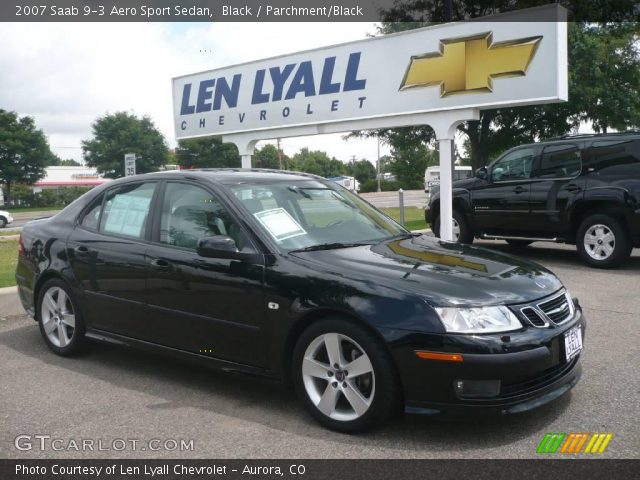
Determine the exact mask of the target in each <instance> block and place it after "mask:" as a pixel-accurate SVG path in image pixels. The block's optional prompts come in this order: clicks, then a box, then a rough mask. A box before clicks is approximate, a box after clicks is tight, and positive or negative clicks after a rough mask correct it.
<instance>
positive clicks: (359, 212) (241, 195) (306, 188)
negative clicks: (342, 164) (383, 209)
mask: <svg viewBox="0 0 640 480" xmlns="http://www.w3.org/2000/svg"><path fill="white" fill-rule="evenodd" d="M231 190H232V192H233V193H234V194H235V196H236V197H237V198H238V199H239V200H240V201H241V202H242V204H243V205H244V206H245V208H247V210H249V212H251V214H252V215H253V216H254V218H255V219H256V220H257V222H258V224H259V225H260V228H261V229H262V230H263V231H264V232H265V233H266V234H267V235H269V236H270V237H271V238H272V239H273V240H274V241H275V243H276V244H277V245H278V247H279V248H280V249H281V250H283V251H290V250H297V249H301V248H307V247H314V246H318V245H328V244H354V243H356V244H357V243H376V242H379V241H380V240H384V239H386V238H389V237H394V236H397V235H400V234H406V233H407V231H406V230H405V229H404V228H402V227H401V226H400V225H398V224H397V223H395V222H394V221H393V220H391V219H389V218H387V217H386V216H384V215H383V214H381V213H380V212H378V211H377V210H376V209H374V208H372V207H371V206H370V205H368V204H367V203H366V202H364V201H363V200H362V199H360V198H359V197H358V196H357V195H354V194H353V193H351V192H349V191H348V190H347V189H345V188H342V187H340V186H337V185H336V186H328V185H325V184H324V183H322V182H318V181H316V180H305V181H299V182H286V183H285V182H274V183H272V184H263V183H256V184H253V185H251V184H241V185H235V186H232V187H231Z"/></svg>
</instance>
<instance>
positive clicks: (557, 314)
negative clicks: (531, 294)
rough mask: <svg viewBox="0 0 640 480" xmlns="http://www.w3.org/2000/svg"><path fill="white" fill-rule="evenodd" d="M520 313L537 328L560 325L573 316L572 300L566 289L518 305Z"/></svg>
mask: <svg viewBox="0 0 640 480" xmlns="http://www.w3.org/2000/svg"><path fill="white" fill-rule="evenodd" d="M516 308H519V309H520V314H521V315H522V317H524V319H525V320H527V322H528V323H529V324H531V325H532V326H534V327H537V328H546V327H549V326H553V325H560V324H561V323H564V322H566V321H567V320H569V319H570V318H571V317H573V313H574V306H573V300H572V299H571V298H570V297H569V294H568V293H567V291H566V290H564V289H563V290H562V291H561V292H560V293H558V294H556V295H554V296H553V297H547V299H545V300H544V301H542V302H540V303H536V304H533V303H531V304H528V305H519V306H517V307H516Z"/></svg>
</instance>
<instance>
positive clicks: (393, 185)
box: [358, 179, 401, 193]
mask: <svg viewBox="0 0 640 480" xmlns="http://www.w3.org/2000/svg"><path fill="white" fill-rule="evenodd" d="M400 188H401V187H400V183H399V182H397V181H395V180H394V181H391V180H380V190H381V191H382V192H395V191H398V190H400ZM377 191H378V180H376V179H372V180H367V181H365V182H362V183H361V184H360V190H359V191H358V193H368V192H377Z"/></svg>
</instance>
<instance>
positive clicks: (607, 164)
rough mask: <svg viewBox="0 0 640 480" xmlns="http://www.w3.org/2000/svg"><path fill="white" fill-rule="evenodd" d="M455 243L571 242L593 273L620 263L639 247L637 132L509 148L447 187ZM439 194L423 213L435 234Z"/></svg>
mask: <svg viewBox="0 0 640 480" xmlns="http://www.w3.org/2000/svg"><path fill="white" fill-rule="evenodd" d="M453 186H454V190H453V208H454V210H453V217H454V234H455V237H456V238H457V240H458V241H459V242H462V243H471V242H473V239H474V238H487V239H503V240H506V241H507V242H508V243H509V244H510V245H512V246H514V247H524V246H527V245H529V244H530V243H532V242H535V241H551V242H563V243H570V244H575V245H576V247H577V249H578V252H579V253H580V256H581V257H582V258H583V259H584V261H585V262H586V263H587V264H588V265H591V266H593V267H600V268H611V267H615V266H618V265H620V264H621V263H622V262H623V261H624V260H626V259H627V258H628V257H629V255H630V254H631V250H632V249H633V247H640V132H626V133H614V134H598V135H575V136H564V137H559V138H554V139H552V140H548V141H544V142H541V143H534V144H530V145H523V146H519V147H516V148H512V149H511V150H508V151H507V152H506V153H504V154H503V155H502V156H501V157H499V158H498V159H497V160H496V161H495V162H493V163H492V164H491V165H490V166H489V167H488V168H487V167H483V168H480V169H478V170H477V171H476V174H475V177H474V178H470V179H467V180H461V181H457V182H454V184H453ZM439 214H440V194H439V191H438V190H436V191H434V192H433V194H432V196H431V199H430V201H429V208H428V209H427V210H426V214H425V215H426V220H427V223H429V224H431V226H432V228H433V231H434V233H435V234H436V236H439V229H440V221H439Z"/></svg>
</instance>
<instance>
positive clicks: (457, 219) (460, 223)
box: [431, 210, 473, 244]
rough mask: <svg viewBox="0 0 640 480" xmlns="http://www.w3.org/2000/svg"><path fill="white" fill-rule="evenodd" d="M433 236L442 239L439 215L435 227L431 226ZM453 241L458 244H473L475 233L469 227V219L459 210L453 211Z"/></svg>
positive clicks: (434, 223)
mask: <svg viewBox="0 0 640 480" xmlns="http://www.w3.org/2000/svg"><path fill="white" fill-rule="evenodd" d="M431 229H432V231H433V234H434V235H435V236H436V237H438V238H440V215H437V216H436V218H435V220H434V222H433V225H431ZM453 241H454V242H458V243H466V244H471V243H473V232H472V231H471V227H470V226H469V222H467V219H466V218H465V217H464V215H462V214H461V213H460V212H458V211H457V210H454V211H453Z"/></svg>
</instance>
